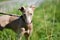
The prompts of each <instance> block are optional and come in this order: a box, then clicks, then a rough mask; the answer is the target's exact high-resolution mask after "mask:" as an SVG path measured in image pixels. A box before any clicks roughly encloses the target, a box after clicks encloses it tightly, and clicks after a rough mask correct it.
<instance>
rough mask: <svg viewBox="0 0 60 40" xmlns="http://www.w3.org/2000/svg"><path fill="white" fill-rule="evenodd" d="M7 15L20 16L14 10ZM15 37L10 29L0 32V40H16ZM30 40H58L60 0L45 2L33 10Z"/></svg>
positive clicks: (47, 0)
mask: <svg viewBox="0 0 60 40" xmlns="http://www.w3.org/2000/svg"><path fill="white" fill-rule="evenodd" d="M7 13H14V14H17V15H21V12H20V11H18V10H15V9H14V10H13V11H9V12H7ZM16 35H17V34H16V33H15V32H14V31H13V30H11V29H4V30H3V31H0V40H16V39H17V36H16ZM23 38H24V37H23ZM22 40H25V39H22ZM30 40H60V0H46V1H45V2H44V3H42V4H41V5H40V6H39V7H38V8H36V9H35V12H34V16H33V33H32V36H31V38H30Z"/></svg>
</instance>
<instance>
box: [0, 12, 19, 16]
mask: <svg viewBox="0 0 60 40" xmlns="http://www.w3.org/2000/svg"><path fill="white" fill-rule="evenodd" d="M0 14H3V15H9V16H17V15H14V14H7V13H2V12H0ZM17 17H19V16H17Z"/></svg>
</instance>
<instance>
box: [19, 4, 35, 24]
mask: <svg viewBox="0 0 60 40" xmlns="http://www.w3.org/2000/svg"><path fill="white" fill-rule="evenodd" d="M19 10H20V11H21V12H22V14H23V15H24V19H25V22H26V23H28V24H29V23H31V21H32V16H33V13H34V10H35V6H34V5H31V6H29V7H26V8H25V7H21V8H19Z"/></svg>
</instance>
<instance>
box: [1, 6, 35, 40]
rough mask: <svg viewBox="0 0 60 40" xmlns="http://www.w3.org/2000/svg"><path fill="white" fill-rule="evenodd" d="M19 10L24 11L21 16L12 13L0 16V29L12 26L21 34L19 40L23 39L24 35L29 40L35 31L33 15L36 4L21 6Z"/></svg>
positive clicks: (11, 27)
mask: <svg viewBox="0 0 60 40" xmlns="http://www.w3.org/2000/svg"><path fill="white" fill-rule="evenodd" d="M19 10H20V11H21V12H22V15H21V16H19V17H17V16H10V15H3V16H0V29H1V28H10V29H12V30H14V31H15V32H16V33H18V34H19V36H20V38H19V39H18V40H21V39H22V37H23V35H24V36H25V38H26V40H29V39H30V35H31V33H32V31H33V24H32V17H33V12H34V6H30V7H27V8H25V7H21V8H19Z"/></svg>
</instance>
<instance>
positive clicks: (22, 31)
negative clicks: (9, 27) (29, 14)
mask: <svg viewBox="0 0 60 40" xmlns="http://www.w3.org/2000/svg"><path fill="white" fill-rule="evenodd" d="M24 33H25V28H21V33H20V38H19V40H21V39H22V37H23V35H24Z"/></svg>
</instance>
